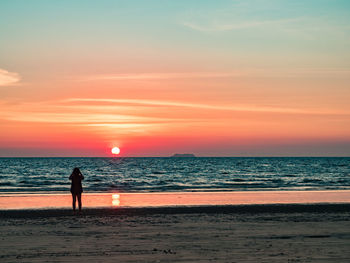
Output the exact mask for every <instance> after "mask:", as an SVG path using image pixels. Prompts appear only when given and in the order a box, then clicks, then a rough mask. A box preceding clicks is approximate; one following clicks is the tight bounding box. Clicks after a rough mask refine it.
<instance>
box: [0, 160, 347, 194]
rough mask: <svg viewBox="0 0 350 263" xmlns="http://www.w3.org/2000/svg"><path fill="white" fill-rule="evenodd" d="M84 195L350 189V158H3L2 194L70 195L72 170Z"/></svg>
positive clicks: (0, 172) (1, 166) (0, 167)
mask: <svg viewBox="0 0 350 263" xmlns="http://www.w3.org/2000/svg"><path fill="white" fill-rule="evenodd" d="M74 167H79V168H80V169H81V171H82V173H83V174H84V176H85V180H84V181H83V188H84V191H85V192H115V191H119V192H172V191H245V190H247V191H249V190H254V191H260V190H261V191H263V190H325V189H333V190H334V189H350V158H348V157H346V158H345V157H344V158H342V157H339V158H333V157H329V158H328V157H323V158H317V157H314V158H311V157H310V158H302V157H295V158H289V157H284V158H277V157H274V158H245V157H242V158H225V157H224V158H221V157H208V158H198V157H197V158H131V157H130V158H0V192H2V193H10V192H14V193H24V192H67V191H69V189H70V181H69V179H68V177H69V175H70V173H71V171H72V169H73V168H74Z"/></svg>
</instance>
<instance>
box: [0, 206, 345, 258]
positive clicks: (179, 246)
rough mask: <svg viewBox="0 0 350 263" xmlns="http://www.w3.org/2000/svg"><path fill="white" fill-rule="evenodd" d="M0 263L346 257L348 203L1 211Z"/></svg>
mask: <svg viewBox="0 0 350 263" xmlns="http://www.w3.org/2000/svg"><path fill="white" fill-rule="evenodd" d="M0 217H1V221H0V222H1V223H0V232H1V243H0V244H1V245H0V261H1V262H77V261H80V262H349V260H350V251H349V245H350V230H349V229H350V204H290V205H288V204H287V205H286V204H273V205H236V206H235V205H229V206H182V207H180V206H179V207H157V208H151V207H149V208H119V209H113V208H88V209H85V210H84V211H83V212H82V214H81V215H74V214H73V213H72V211H71V210H69V209H37V210H30V209H27V210H23V209H22V210H1V212H0Z"/></svg>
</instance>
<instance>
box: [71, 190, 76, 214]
mask: <svg viewBox="0 0 350 263" xmlns="http://www.w3.org/2000/svg"><path fill="white" fill-rule="evenodd" d="M72 198H73V211H75V202H76V194H74V193H72Z"/></svg>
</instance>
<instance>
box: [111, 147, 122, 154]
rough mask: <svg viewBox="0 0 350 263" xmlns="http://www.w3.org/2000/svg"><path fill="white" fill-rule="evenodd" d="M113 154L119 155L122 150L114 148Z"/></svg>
mask: <svg viewBox="0 0 350 263" xmlns="http://www.w3.org/2000/svg"><path fill="white" fill-rule="evenodd" d="M112 153H113V154H119V153H120V149H119V148H118V147H113V148H112Z"/></svg>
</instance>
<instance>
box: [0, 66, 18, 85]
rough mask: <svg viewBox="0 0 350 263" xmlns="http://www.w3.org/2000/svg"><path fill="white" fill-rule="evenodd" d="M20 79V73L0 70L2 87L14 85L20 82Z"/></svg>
mask: <svg viewBox="0 0 350 263" xmlns="http://www.w3.org/2000/svg"><path fill="white" fill-rule="evenodd" d="M20 79H21V77H20V76H19V74H18V73H15V72H9V71H7V70H4V69H0V87H1V86H10V85H13V84H15V83H17V82H18V81H20Z"/></svg>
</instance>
